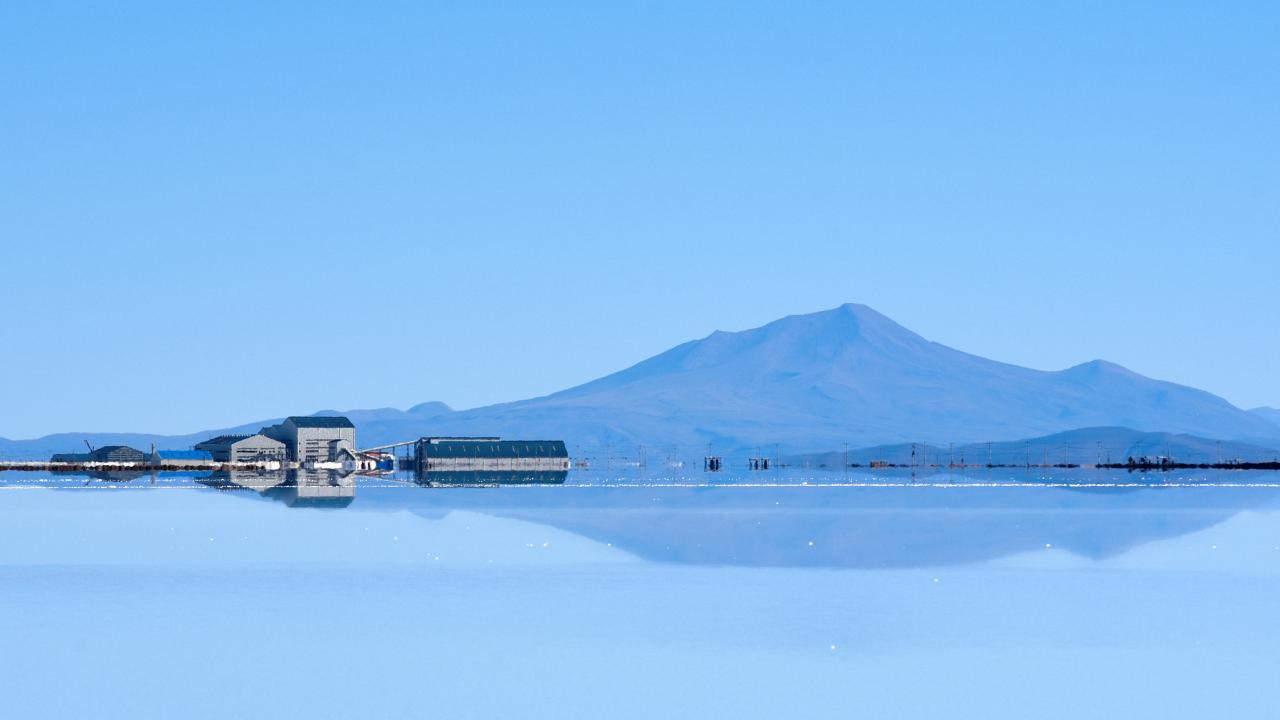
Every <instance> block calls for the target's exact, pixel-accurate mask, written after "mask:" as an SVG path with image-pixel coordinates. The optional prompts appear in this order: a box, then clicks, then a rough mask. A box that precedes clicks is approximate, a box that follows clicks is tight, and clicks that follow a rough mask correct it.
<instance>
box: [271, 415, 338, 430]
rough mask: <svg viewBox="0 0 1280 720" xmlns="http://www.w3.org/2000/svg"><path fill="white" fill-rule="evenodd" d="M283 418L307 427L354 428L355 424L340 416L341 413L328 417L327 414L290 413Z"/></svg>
mask: <svg viewBox="0 0 1280 720" xmlns="http://www.w3.org/2000/svg"><path fill="white" fill-rule="evenodd" d="M285 420H286V421H288V422H292V423H293V424H294V425H297V426H298V427H309V428H354V427H355V425H353V424H351V421H350V420H348V419H346V418H345V417H342V416H341V415H339V416H336V417H330V416H327V415H326V416H316V415H308V416H305V417H303V416H300V415H290V416H289V417H287V418H285Z"/></svg>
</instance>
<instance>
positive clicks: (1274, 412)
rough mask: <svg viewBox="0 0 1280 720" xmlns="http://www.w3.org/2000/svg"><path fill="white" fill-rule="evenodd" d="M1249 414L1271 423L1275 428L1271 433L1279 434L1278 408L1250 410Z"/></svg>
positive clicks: (1279, 412)
mask: <svg viewBox="0 0 1280 720" xmlns="http://www.w3.org/2000/svg"><path fill="white" fill-rule="evenodd" d="M1249 414H1250V415H1255V416H1257V417H1260V418H1262V419H1263V420H1266V421H1267V422H1269V423H1271V424H1272V425H1273V426H1274V427H1275V430H1274V431H1273V432H1280V408H1273V407H1258V408H1254V409H1252V410H1250V411H1249Z"/></svg>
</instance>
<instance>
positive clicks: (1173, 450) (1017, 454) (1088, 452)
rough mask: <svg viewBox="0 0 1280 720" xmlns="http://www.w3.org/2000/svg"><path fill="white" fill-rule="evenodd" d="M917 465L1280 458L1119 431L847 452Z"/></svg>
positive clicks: (830, 456)
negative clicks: (1159, 457)
mask: <svg viewBox="0 0 1280 720" xmlns="http://www.w3.org/2000/svg"><path fill="white" fill-rule="evenodd" d="M913 451H914V452H915V457H916V462H917V463H918V464H921V465H924V464H942V465H947V464H950V463H953V462H954V463H957V464H962V463H967V464H979V465H981V464H986V463H988V462H991V463H995V464H999V465H1022V464H1027V463H1032V464H1044V463H1048V464H1057V463H1072V464H1077V465H1093V464H1096V463H1099V462H1124V461H1125V460H1127V459H1128V458H1130V457H1134V458H1139V457H1143V456H1147V457H1155V456H1160V455H1165V456H1168V457H1172V458H1174V459H1175V460H1177V461H1179V462H1187V463H1213V462H1218V461H1219V460H1221V461H1231V460H1244V461H1247V462H1260V461H1270V460H1275V459H1276V458H1277V457H1280V450H1277V449H1276V446H1260V445H1254V444H1250V443H1245V442H1239V441H1229V440H1228V441H1218V440H1213V439H1210V438H1202V437H1196V436H1194V435H1186V434H1173V433H1150V432H1140V431H1138V430H1131V429H1129V428H1119V427H1101V428H1081V429H1079V430H1071V431H1068V432H1064V433H1055V434H1053V435H1046V436H1043V437H1038V438H1028V439H1025V440H1015V441H1008V442H992V443H973V444H966V445H956V446H954V447H952V446H938V445H927V444H915V445H913V444H911V443H900V444H893V445H879V446H875V447H866V448H856V449H850V450H849V455H848V457H849V462H850V463H853V464H859V465H869V464H870V463H872V462H875V461H886V462H890V463H894V464H902V465H909V464H910V463H911V458H912V452H913ZM844 456H845V455H844V450H843V449H841V450H834V451H829V452H823V453H811V454H802V455H793V456H789V457H786V458H785V461H786V462H787V463H789V464H791V465H808V466H811V467H822V466H825V467H834V468H838V467H841V465H842V463H843V462H844Z"/></svg>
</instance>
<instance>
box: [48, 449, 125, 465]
mask: <svg viewBox="0 0 1280 720" xmlns="http://www.w3.org/2000/svg"><path fill="white" fill-rule="evenodd" d="M146 461H147V456H146V454H145V453H143V452H142V451H141V450H135V449H133V448H131V447H129V446H128V445H103V446H102V447H100V448H91V449H90V450H89V452H87V453H56V454H54V456H53V457H51V458H49V462H55V463H75V464H84V463H133V464H138V465H140V464H142V463H145V462H146Z"/></svg>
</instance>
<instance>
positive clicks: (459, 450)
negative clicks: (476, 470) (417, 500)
mask: <svg viewBox="0 0 1280 720" xmlns="http://www.w3.org/2000/svg"><path fill="white" fill-rule="evenodd" d="M418 447H419V448H420V451H421V452H422V453H423V455H424V456H425V457H432V458H452V457H467V458H568V457H569V451H568V450H567V449H565V446H564V441H563V440H497V441H492V440H484V441H475V440H439V439H432V440H431V441H427V442H421V443H419V444H418Z"/></svg>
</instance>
